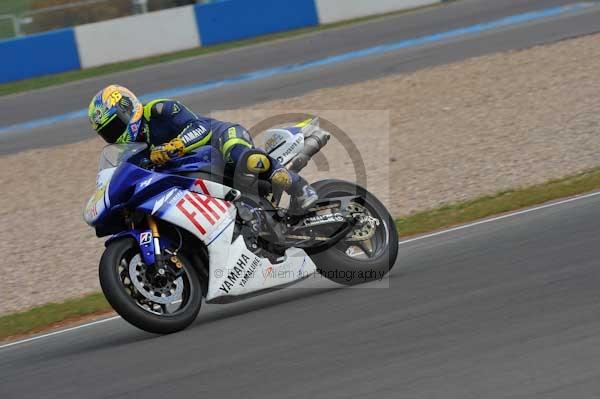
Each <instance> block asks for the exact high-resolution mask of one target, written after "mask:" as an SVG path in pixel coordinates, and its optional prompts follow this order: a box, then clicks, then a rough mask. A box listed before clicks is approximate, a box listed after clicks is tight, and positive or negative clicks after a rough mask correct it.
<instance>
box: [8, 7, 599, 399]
mask: <svg viewBox="0 0 600 399" xmlns="http://www.w3.org/2000/svg"><path fill="white" fill-rule="evenodd" d="M556 3H559V2H551V1H550V2H546V1H522V2H521V1H519V2H508V1H494V2H473V1H465V2H464V3H457V4H454V5H448V6H445V7H443V8H440V9H435V10H430V11H421V12H419V13H418V14H416V15H417V16H415V17H414V18H423V19H422V22H423V25H427V23H426V21H428V19H427V18H426V17H423V16H422V15H423V13H425V14H427V13H432V14H431V15H432V16H431V18H432V21H434V20H435V19H433V18H434V16H437V17H436V18H439V19H438V20H435V21H438V22H437V25H435V24H433V22H432V24H431V26H429V27H424V26H422V25H421V24H416V23H415V26H414V27H413V29H434V28H435V27H436V26H437V27H441V28H440V29H439V30H447V29H448V28H450V27H452V26H460V25H470V24H472V23H474V22H476V20H475V19H474V18H476V16H479V17H478V18H482V19H486V18H487V19H497V18H498V17H499V16H502V15H505V14H514V13H518V12H522V11H524V10H527V9H532V8H545V7H547V6H549V5H553V4H556ZM488 7H490V8H488ZM484 8H488V9H491V10H492V11H489V12H487V11H486V12H487V14H486V13H484V11H483V9H484ZM461 10H462V12H463V13H464V12H467V11H469V10H472V15H474V16H470V17H465V16H464V14H461V13H460V12H459V11H461ZM439 13H441V14H439ZM444 13H446V14H444ZM444 15H445V16H446V17H445V18H444ZM598 16H599V14H598V13H597V12H596V11H591V12H587V13H585V14H584V15H581V16H571V17H567V18H558V19H556V20H552V21H546V22H543V23H535V24H529V25H527V26H523V27H519V28H517V29H506V30H502V31H498V32H494V33H489V34H485V35H483V36H479V37H476V38H469V39H461V40H456V41H450V42H446V43H441V44H437V45H434V46H428V47H424V48H420V49H412V50H410V51H400V52H397V53H394V54H389V55H386V56H380V57H377V59H373V60H367V61H355V62H349V63H347V64H344V65H338V66H336V68H327V67H325V68H322V69H319V70H314V71H311V72H306V73H303V74H294V75H290V76H285V77H278V78H273V79H268V80H265V81H261V82H253V83H250V84H245V85H241V86H240V87H236V88H227V89H222V90H217V91H215V92H214V93H212V95H211V96H209V95H208V94H209V93H206V94H202V95H194V96H189V97H188V98H186V99H185V100H186V102H189V103H191V104H192V106H194V107H195V108H197V109H210V108H211V107H214V108H218V107H221V106H229V107H233V106H238V105H243V104H245V103H246V102H245V101H247V102H248V103H249V102H250V101H251V100H252V99H254V100H256V99H258V100H260V99H262V98H264V99H271V98H276V97H277V96H286V95H289V93H290V91H292V89H295V90H297V91H298V92H302V91H303V90H307V89H308V88H310V85H311V84H314V85H317V86H318V85H323V84H327V85H328V84H341V83H344V82H347V81H354V80H358V79H359V78H366V77H373V76H381V75H382V74H387V73H394V72H399V71H406V70H414V69H417V68H420V67H423V66H427V65H435V64H440V63H444V62H450V61H453V60H457V59H461V58H464V57H469V56H473V55H478V54H483V53H487V52H491V51H497V50H503V49H508V48H522V47H528V46H530V45H532V44H536V43H545V42H548V41H553V40H560V39H562V38H566V37H572V36H577V35H580V34H586V33H589V32H593V31H597V30H600V19H599V18H598ZM409 17H410V16H401V17H393V18H394V19H395V18H406V21H410V20H411V18H409ZM442 20H443V21H445V22H443V23H442V22H439V21H442ZM407 23H408V22H407ZM388 24H389V25H388ZM396 24H397V23H396ZM452 24H455V25H452ZM380 25H381V26H388V28H387V29H389V30H390V32H391V31H393V30H394V23H390V22H389V20H388V19H386V20H383V21H381V22H378V23H375V24H366V25H361V27H354V28H353V29H359V30H360V29H363V30H364V31H365V32H367V31H370V30H371V29H380V28H379V26H380ZM381 29H383V28H381ZM396 29H397V32H400V31H401V30H402V29H400V28H398V27H396ZM406 29H407V31H403V32H404V33H402V34H400V33H398V36H393V34H392V33H390V35H392V36H387V37H386V38H385V40H383V39H382V41H386V42H387V41H390V40H391V39H394V40H398V39H401V38H403V37H409V36H410V37H412V36H417V35H421V34H422V33H424V31H412V32H411V31H409V30H408V29H409V28H408V27H406ZM326 34H328V35H329V34H332V35H334V36H335V32H328V33H326ZM364 34H365V35H366V36H369V35H368V34H367V33H364ZM375 36H377V35H375ZM370 40H375V39H370ZM321 42H322V40H315V41H314V42H313V45H315V46H317V45H319V46H320V45H321V44H322V43H321ZM287 43H289V44H288V45H289V46H290V47H291V46H292V44H291V42H287ZM368 43H371V44H372V43H373V42H363V45H366V44H368ZM280 45H281V44H278V43H276V44H270V45H267V46H266V47H270V46H280ZM345 45H346V46H350V44H345ZM257 49H260V50H257ZM348 49H349V47H346V48H345V50H348ZM244 51H249V52H251V53H252V52H253V51H268V49H266V48H265V47H263V46H261V47H258V48H252V49H246V50H238V51H236V52H232V53H231V54H234V53H235V54H237V53H239V52H244ZM321 51H326V49H323V50H321ZM323 54H325V53H321V55H323ZM221 56H222V55H214V56H210V57H206V58H198V59H195V60H190V61H185V62H182V63H181V64H180V63H177V64H176V65H186V66H185V67H184V66H181V68H188V67H189V68H192V69H193V68H194V66H193V63H194V62H198V63H199V64H202V65H205V63H206V61H204V62H200V60H202V59H204V60H207V59H209V58H211V57H216V58H218V57H221ZM265 57H266V56H265ZM282 59H283V57H282V58H277V60H280V62H283V61H285V60H283V61H281V60H282ZM254 62H259V60H258V59H257V60H255V61H254ZM288 62H289V61H288ZM269 64H270V63H269ZM196 67H198V66H196ZM256 67H257V64H254V68H256ZM163 68H166V69H167V70H163ZM168 69H169V68H167V67H164V66H163V67H152V68H149V69H147V70H145V72H144V74H147V75H146V78H147V83H145V84H142V83H139V88H138V91H140V92H142V93H143V92H144V91H145V90H148V91H151V90H158V89H161V86H160V85H161V84H162V83H161V82H162V81H161V79H156V78H155V79H151V78H152V76H159V75H160V74H162V73H164V74H168V73H170V72H171V71H169V70H168ZM150 71H154V72H150ZM236 71H237V72H239V70H236ZM154 73H156V74H158V75H153V74H154ZM144 74H140V75H144ZM122 75H123V76H125V75H128V74H122ZM129 76H130V78H131V79H138V77H137V75H135V76H136V77H134V75H129ZM160 76H164V75H160ZM103 79H104V78H103ZM114 79H116V78H114ZM139 79H142V80H143V79H145V78H143V76H140V77H139ZM172 79H173V80H171V81H170V82H169V83H165V85H166V86H165V87H167V86H170V85H179V84H184V83H186V82H187V83H190V81H183V80H182V81H176V80H175V79H183V77H182V76H179V74H177V73H173V75H172ZM344 79H348V80H344ZM101 80H102V79H99V80H98V81H96V82H83V83H76V84H72V85H67V86H65V87H63V90H65V91H66V92H68V93H73V96H74V97H73V98H75V97H76V96H80V97H81V98H83V97H85V98H86V99H87V97H88V96H87V94H88V93H86V92H87V91H88V90H91V88H92V87H93V88H94V90H95V88H96V87H97V86H100V85H102V82H100V81H101ZM111 80H112V79H111ZM119 80H120V81H121V82H123V83H125V84H129V85H132V87H134V86H135V87H134V88H136V87H137V86H136V85H137V83H136V81H134V80H131V81H127V80H126V79H125V78H123V79H119ZM315 80H317V81H316V82H314V81H315ZM107 81H108V79H107ZM86 85H89V86H86ZM53 90H60V89H48V90H42V91H39V92H35V93H29V94H22V95H17V96H14V98H21V96H31V97H30V99H31V100H32V101H33V99H34V98H39V99H42V98H44V96H47V95H49V94H48V93H50V92H52V91H53ZM91 91H93V90H91ZM84 94H85V95H84ZM245 95H248V96H245ZM252 95H254V96H255V97H252ZM264 96H266V97H264ZM248 97H250V98H249V99H248ZM48 98H50V97H48ZM0 101H6V99H2V100H0ZM210 101H214V102H212V103H211V102H210ZM4 105H5V104H4V103H3V104H2V105H0V108H1V109H3V110H4V109H5V108H4ZM51 106H52V107H55V106H56V107H58V105H57V104H52V105H51ZM62 106H63V107H62V108H61V107H58V108H56V109H55V110H54V111H52V112H56V110H60V111H67V110H70V108H69V107H70V106H73V107H75V108H80V103H79V102H76V101H73V103H72V104H67V103H66V102H65V103H64V104H62ZM203 107H208V108H203ZM49 109H50V108H49ZM21 112H24V111H22V110H21ZM48 112H49V114H51V113H52V112H50V111H48ZM21 115H26V114H25V113H22V114H21ZM17 116H18V115H16V116H15V118H17ZM36 116H37V117H39V116H40V115H36ZM22 117H23V116H22ZM17 120H20V119H18V118H17V119H15V120H14V121H17ZM83 126H85V123H84V121H72V122H68V123H63V124H59V125H57V126H55V127H52V128H47V129H37V130H36V131H34V132H33V133H31V134H37V135H47V136H48V137H50V139H47V140H46V141H43V143H42V144H43V145H53V144H58V143H59V142H61V140H63V141H64V140H66V139H69V140H71V139H74V138H77V139H79V138H81V137H83V133H82V130H81V129H82V127H83ZM31 134H30V135H29V136H28V135H25V136H22V137H34V136H33V135H31ZM38 137H39V136H38ZM2 140H4V141H3V142H2V146H5V145H7V143H13V142H15V140H9V141H6V140H8V138H7V137H3V138H2ZM34 141H35V140H33V139H31V141H30V142H29V144H27V143H28V142H27V139H26V140H24V142H25V144H26V145H29V146H32V145H33V142H34ZM21 142H23V141H21ZM38 144H39V143H38ZM38 144H36V145H38ZM22 148H25V147H23V146H21V147H18V146H16V145H15V146H13V147H12V150H13V151H15V150H18V149H22ZM598 220H600V196H598V197H594V198H589V199H585V200H579V201H576V202H571V203H568V204H563V205H559V206H556V207H551V208H546V209H543V210H538V211H535V212H531V213H528V214H525V215H520V216H516V217H514V218H509V219H504V220H501V221H496V222H492V223H487V224H482V225H478V226H476V227H472V228H468V229H464V230H460V231H455V232H452V233H448V234H444V235H440V236H437V237H432V238H426V239H423V240H419V241H415V242H411V243H408V244H403V245H401V248H400V254H399V263H398V265H397V266H396V269H394V271H393V273H392V275H391V277H390V278H389V280H388V279H386V280H384V281H383V282H380V283H374V284H371V285H368V286H366V287H362V288H354V289H347V288H340V287H337V286H335V285H334V284H333V283H330V282H328V281H325V280H322V279H318V278H317V279H311V280H309V281H306V282H303V283H302V287H304V288H289V289H286V290H284V291H279V292H277V293H273V294H268V295H265V296H262V297H258V298H255V299H250V300H247V301H244V302H239V303H236V304H232V305H206V306H205V307H204V308H203V310H202V311H201V314H200V316H199V318H198V320H197V322H196V323H195V324H194V325H193V326H192V327H191V328H189V329H188V330H186V331H184V332H181V333H179V334H175V335H171V336H164V337H157V336H153V335H150V334H146V333H144V332H141V331H139V330H136V329H135V328H133V327H131V326H129V325H128V324H126V323H125V322H123V321H122V320H115V321H110V322H107V323H104V324H100V325H96V326H93V327H88V328H84V329H81V330H77V331H73V332H69V333H65V334H62V335H58V336H54V337H51V338H46V339H41V340H39V341H34V342H30V343H26V344H21V345H17V346H13V347H10V348H5V349H0V398H3V399H8V398H11V399H12V398H19V399H22V398H39V399H41V398H61V399H62V398H82V397H85V398H89V399H92V398H132V397H133V398H138V397H139V398H166V397H167V398H198V397H203V396H211V397H212V396H214V397H224V398H230V397H231V398H237V397H245V398H248V399H249V398H261V399H266V398H278V399H279V398H304V397H323V398H338V397H344V398H350V397H357V398H366V397H373V398H382V397H389V398H460V399H466V398H535V397H539V398H578V399H579V398H595V397H598V396H599V395H600V334H599V333H600V321H599V320H600V319H599V317H598V316H599V315H600V289H599V287H600V268H598V259H599V257H600V245H598V243H599V238H598V236H599V233H600V228H599V227H598V222H597V221H598Z"/></svg>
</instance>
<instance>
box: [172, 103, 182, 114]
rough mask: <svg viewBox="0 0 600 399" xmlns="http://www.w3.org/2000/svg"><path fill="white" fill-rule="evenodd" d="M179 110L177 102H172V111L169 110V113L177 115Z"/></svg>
mask: <svg viewBox="0 0 600 399" xmlns="http://www.w3.org/2000/svg"><path fill="white" fill-rule="evenodd" d="M180 112H181V107H179V105H177V104H173V111H171V115H177V114H178V113H180Z"/></svg>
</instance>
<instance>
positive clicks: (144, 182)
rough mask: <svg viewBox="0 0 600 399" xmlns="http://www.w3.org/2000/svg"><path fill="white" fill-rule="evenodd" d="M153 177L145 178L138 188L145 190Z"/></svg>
mask: <svg viewBox="0 0 600 399" xmlns="http://www.w3.org/2000/svg"><path fill="white" fill-rule="evenodd" d="M153 178H154V177H153V176H150V177H149V178H147V179H146V180H144V181H143V182H141V183H140V188H145V187H148V186H149V185H150V183H152V179H153Z"/></svg>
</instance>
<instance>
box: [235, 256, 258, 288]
mask: <svg viewBox="0 0 600 399" xmlns="http://www.w3.org/2000/svg"><path fill="white" fill-rule="evenodd" d="M259 264H260V258H259V257H258V256H255V257H254V260H253V261H252V263H251V264H250V266H249V267H248V270H247V271H246V273H244V277H242V281H240V286H241V287H244V286H246V284H247V283H248V281H249V280H250V279H251V278H252V276H254V272H255V271H256V268H257V267H258V265H259Z"/></svg>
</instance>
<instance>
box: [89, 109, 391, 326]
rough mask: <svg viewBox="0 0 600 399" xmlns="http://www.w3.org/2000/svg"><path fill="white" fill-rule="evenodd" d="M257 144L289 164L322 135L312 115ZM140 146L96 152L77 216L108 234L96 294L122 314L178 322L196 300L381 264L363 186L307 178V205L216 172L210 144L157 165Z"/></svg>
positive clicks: (375, 203)
mask: <svg viewBox="0 0 600 399" xmlns="http://www.w3.org/2000/svg"><path fill="white" fill-rule="evenodd" d="M264 137H265V151H267V152H268V153H269V154H270V155H271V156H272V157H274V158H275V159H278V160H279V161H280V162H281V163H282V164H283V165H285V166H286V167H287V168H288V169H290V170H293V171H296V172H298V171H300V170H301V169H302V168H304V167H305V166H306V165H307V163H308V162H309V161H310V159H311V157H312V156H313V155H314V154H316V153H317V152H318V151H319V150H320V149H321V148H322V147H323V146H324V145H325V144H326V143H327V141H328V139H329V137H330V134H329V133H328V132H326V131H325V130H323V129H321V128H320V126H319V120H318V118H314V119H311V120H308V121H305V122H303V123H300V124H297V125H295V126H288V127H282V128H273V129H269V130H267V131H266V132H265V133H264ZM148 153H149V150H148V148H147V145H146V144H145V143H131V144H112V145H108V146H106V147H105V148H104V150H103V151H102V154H101V157H100V165H99V171H98V175H97V178H96V190H95V193H94V194H93V195H92V196H91V198H90V199H89V200H88V202H87V205H86V206H85V209H84V219H85V221H86V222H87V223H88V224H89V225H90V226H93V227H94V228H95V230H96V235H97V236H98V237H104V236H110V237H109V238H108V240H107V241H106V243H105V247H106V248H105V251H104V253H103V255H102V258H101V260H100V266H99V277H100V284H101V287H102V291H103V293H104V295H105V297H106V299H107V300H108V302H109V303H110V304H111V306H112V307H113V308H114V309H115V311H116V312H117V313H118V314H119V315H121V316H122V317H123V318H124V319H125V320H127V321H128V322H129V323H131V324H133V325H134V326H136V327H138V328H140V329H142V330H146V331H149V332H153V333H160V334H167V333H173V332H176V331H179V330H182V329H184V328H186V327H187V326H189V325H190V324H191V323H192V322H193V321H194V319H195V318H196V316H197V314H198V312H199V310H200V307H201V304H202V301H203V298H204V301H205V302H206V303H228V302H232V301H236V300H239V299H243V298H246V297H249V296H253V295H257V294H260V293H264V292H267V291H272V290H275V289H280V288H283V287H286V286H289V285H291V284H293V283H297V282H299V281H301V280H303V279H305V278H307V277H309V276H311V275H312V274H313V273H315V272H318V273H320V274H321V275H323V276H324V277H326V278H328V279H330V280H333V281H336V282H338V283H341V284H345V285H354V284H358V283H361V282H366V281H372V280H376V279H381V278H383V276H384V275H385V274H387V273H388V272H389V270H390V269H391V268H392V267H393V265H394V263H395V261H396V257H397V253H398V236H397V232H396V229H395V225H394V222H393V219H392V217H391V216H390V214H389V213H388V211H387V210H386V208H385V207H384V206H383V205H382V204H381V202H380V201H379V200H377V198H375V196H373V195H372V194H371V193H369V192H368V191H367V190H365V189H364V188H362V187H360V186H358V185H356V184H353V183H350V182H346V181H341V180H333V179H327V180H321V181H317V182H315V183H313V184H312V185H313V187H314V188H315V189H316V191H317V192H318V194H319V201H318V202H317V203H316V204H314V205H313V206H312V207H311V208H310V209H308V210H299V207H295V206H294V201H293V199H292V200H291V201H289V204H288V205H287V206H283V205H282V199H283V198H282V197H283V193H282V192H278V190H277V189H276V188H275V187H271V184H270V183H268V182H265V181H262V180H259V179H258V178H257V177H256V176H254V175H239V174H238V175H236V174H235V173H227V172H226V169H227V167H226V165H225V163H224V162H223V160H222V157H221V156H220V154H219V153H218V152H217V151H216V150H215V149H213V148H212V147H211V146H205V147H202V148H201V149H200V150H198V151H196V152H194V153H191V154H188V155H186V156H184V157H181V158H178V159H176V160H173V161H170V162H169V163H167V164H166V165H163V166H160V167H159V166H155V165H152V164H151V162H150V161H149V160H148Z"/></svg>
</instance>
